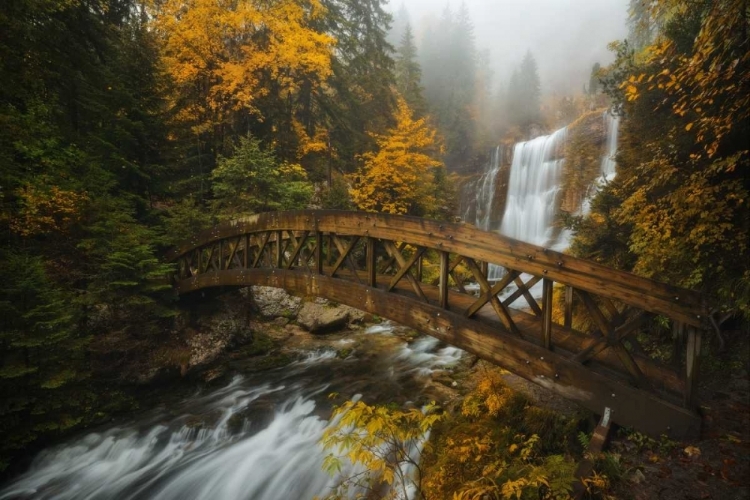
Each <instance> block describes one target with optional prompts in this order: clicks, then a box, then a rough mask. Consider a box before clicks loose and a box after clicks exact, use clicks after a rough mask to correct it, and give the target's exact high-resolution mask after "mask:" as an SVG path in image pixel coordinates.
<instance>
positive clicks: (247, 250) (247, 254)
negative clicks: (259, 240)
mask: <svg viewBox="0 0 750 500" xmlns="http://www.w3.org/2000/svg"><path fill="white" fill-rule="evenodd" d="M243 237H244V241H245V251H244V252H242V267H243V268H245V269H247V264H248V260H249V258H250V235H249V234H244V235H243Z"/></svg>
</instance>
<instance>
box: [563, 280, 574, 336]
mask: <svg viewBox="0 0 750 500" xmlns="http://www.w3.org/2000/svg"><path fill="white" fill-rule="evenodd" d="M564 314H565V317H564V318H563V326H564V327H565V328H572V327H573V287H572V286H570V285H565V313H564Z"/></svg>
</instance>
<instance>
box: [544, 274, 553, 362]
mask: <svg viewBox="0 0 750 500" xmlns="http://www.w3.org/2000/svg"><path fill="white" fill-rule="evenodd" d="M542 338H543V339H544V347H545V348H547V349H550V350H551V349H552V280H548V279H545V280H544V281H542Z"/></svg>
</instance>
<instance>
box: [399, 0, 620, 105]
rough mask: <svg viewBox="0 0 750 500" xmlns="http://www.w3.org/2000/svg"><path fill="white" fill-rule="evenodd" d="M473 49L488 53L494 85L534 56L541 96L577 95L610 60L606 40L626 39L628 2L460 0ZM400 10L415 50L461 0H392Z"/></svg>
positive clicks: (501, 81)
mask: <svg viewBox="0 0 750 500" xmlns="http://www.w3.org/2000/svg"><path fill="white" fill-rule="evenodd" d="M465 3H466V6H467V8H468V10H469V13H470V15H471V19H472V22H473V25H474V36H475V40H476V47H477V49H478V50H480V51H481V50H485V49H488V50H489V51H490V61H491V69H492V71H493V73H494V78H493V80H492V85H493V87H497V86H498V85H502V86H504V85H506V84H507V81H508V78H509V75H510V72H511V71H512V70H513V68H515V67H517V66H518V64H519V63H520V62H521V60H522V58H523V56H524V55H525V53H526V51H528V50H530V51H531V53H532V54H533V55H534V57H535V59H536V61H537V64H538V68H539V77H540V80H541V91H542V94H543V95H553V94H558V95H559V94H572V93H575V92H580V91H581V90H582V89H583V85H585V84H587V83H588V81H589V76H590V72H591V67H592V66H593V64H594V63H597V62H598V63H600V64H601V65H602V66H605V65H607V64H609V63H610V62H611V61H612V60H613V54H612V53H611V52H610V51H609V50H608V49H607V45H608V44H609V42H612V41H614V40H622V39H623V38H625V37H626V35H627V24H626V21H627V16H628V0H465ZM402 5H403V6H405V8H406V10H407V11H408V13H409V20H410V22H411V25H412V27H413V29H414V32H415V39H416V42H417V44H418V47H419V48H421V45H422V44H423V43H425V41H424V40H423V36H422V32H423V27H424V26H425V24H426V23H429V22H430V20H437V19H439V17H440V15H441V13H442V12H443V10H444V9H445V7H446V5H450V8H451V10H452V11H453V12H456V11H457V10H458V8H459V7H460V5H461V1H460V0H453V1H449V2H446V1H434V0H392V1H391V3H390V4H389V8H390V9H391V11H392V12H394V13H395V12H397V11H398V10H399V9H400V8H401V6H402Z"/></svg>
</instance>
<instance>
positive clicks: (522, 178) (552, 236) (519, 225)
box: [476, 111, 619, 297]
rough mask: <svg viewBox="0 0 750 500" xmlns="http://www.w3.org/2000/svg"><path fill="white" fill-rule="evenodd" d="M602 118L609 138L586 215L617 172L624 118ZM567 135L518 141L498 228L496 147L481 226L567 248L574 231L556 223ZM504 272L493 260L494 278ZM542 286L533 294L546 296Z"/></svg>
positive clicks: (480, 187) (483, 193)
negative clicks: (594, 198) (620, 121)
mask: <svg viewBox="0 0 750 500" xmlns="http://www.w3.org/2000/svg"><path fill="white" fill-rule="evenodd" d="M602 119H603V120H604V130H605V131H606V134H607V139H606V144H605V148H604V149H605V150H604V154H603V155H602V159H601V163H600V171H601V173H600V176H599V178H597V179H596V180H595V181H594V183H593V184H592V185H591V186H590V188H589V189H588V192H587V194H586V196H585V199H584V201H583V204H582V206H581V207H580V211H579V213H580V214H583V215H585V214H587V213H588V211H589V207H590V203H591V199H592V198H593V196H594V195H595V194H596V193H597V192H598V191H599V189H601V187H602V186H604V185H605V184H606V183H608V182H610V181H611V180H612V179H614V177H615V168H616V165H615V154H616V153H617V137H618V129H619V118H618V117H617V116H614V115H612V114H611V113H610V112H609V111H606V112H605V113H604V114H603V116H602ZM566 135H567V134H566V128H562V129H559V130H557V131H555V132H553V133H552V134H550V135H546V136H541V137H537V138H536V139H532V140H530V141H526V142H519V143H517V144H516V145H515V146H514V149H513V160H512V163H511V167H510V179H509V183H508V192H507V195H506V201H505V210H504V212H503V217H502V222H501V224H500V226H499V227H492V225H491V221H492V220H493V219H495V217H493V214H492V208H493V206H494V198H495V186H496V177H497V174H498V172H499V171H500V167H501V165H500V161H499V154H498V152H499V148H496V149H495V150H493V152H492V154H491V160H490V163H489V164H488V165H487V167H486V168H485V171H484V173H483V175H482V177H481V178H480V180H479V182H478V183H477V190H476V226H477V227H479V228H481V229H484V230H487V231H498V232H500V233H501V234H504V235H505V236H509V237H511V238H515V239H518V240H521V241H525V242H528V243H532V244H535V245H539V246H543V247H546V248H550V249H552V250H556V251H564V250H565V249H566V248H567V247H568V245H569V243H570V239H571V237H572V236H573V235H572V232H571V231H570V230H568V229H563V230H559V229H558V228H556V227H555V224H554V222H555V218H556V217H557V210H558V208H559V203H558V199H559V196H560V194H561V193H560V191H561V185H560V181H561V180H562V179H561V177H562V176H561V174H562V168H563V165H564V161H565V160H564V157H563V155H564V148H565V141H566ZM502 275H503V269H502V268H501V267H500V266H495V265H493V264H490V265H489V270H488V279H489V280H491V281H496V280H499V279H500V278H501V277H502ZM528 278H529V276H523V279H524V281H525V280H527V279H528ZM541 288H542V287H541V283H540V284H538V285H537V286H536V287H534V288H533V289H532V290H531V292H532V295H534V296H535V297H539V296H541ZM514 290H515V287H514V286H513V285H511V286H509V287H507V288H506V289H505V292H506V293H512V292H513V291H514Z"/></svg>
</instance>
